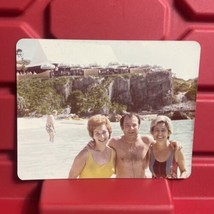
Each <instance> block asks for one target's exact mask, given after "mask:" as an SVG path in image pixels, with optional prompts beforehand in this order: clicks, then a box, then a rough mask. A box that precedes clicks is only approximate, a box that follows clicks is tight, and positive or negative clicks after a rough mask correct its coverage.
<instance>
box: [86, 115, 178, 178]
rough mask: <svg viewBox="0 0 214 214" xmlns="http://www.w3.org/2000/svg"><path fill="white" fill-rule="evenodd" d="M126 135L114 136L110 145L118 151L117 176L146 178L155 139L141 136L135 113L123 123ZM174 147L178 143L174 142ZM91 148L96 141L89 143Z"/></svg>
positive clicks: (175, 147)
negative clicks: (150, 148) (150, 149)
mask: <svg viewBox="0 0 214 214" xmlns="http://www.w3.org/2000/svg"><path fill="white" fill-rule="evenodd" d="M121 128H122V130H123V133H124V135H123V136H120V137H114V138H112V139H111V140H110V141H109V143H108V145H109V146H110V147H111V148H113V149H114V150H115V152H116V177H117V178H145V177H146V175H145V170H146V169H147V168H148V166H149V147H150V146H151V144H154V143H155V141H154V139H153V137H152V136H149V135H146V136H141V135H139V134H138V132H139V128H140V127H139V124H138V119H137V117H136V116H135V115H133V116H132V117H129V116H126V117H125V118H124V122H123V125H122V127H121ZM172 144H173V147H174V149H177V143H176V142H172ZM88 147H89V148H93V147H94V143H93V142H90V143H89V144H88Z"/></svg>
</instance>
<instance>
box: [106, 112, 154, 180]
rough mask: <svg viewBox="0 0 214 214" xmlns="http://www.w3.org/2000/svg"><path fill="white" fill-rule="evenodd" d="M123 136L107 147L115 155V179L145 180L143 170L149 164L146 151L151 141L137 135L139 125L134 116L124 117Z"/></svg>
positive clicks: (112, 141)
mask: <svg viewBox="0 0 214 214" xmlns="http://www.w3.org/2000/svg"><path fill="white" fill-rule="evenodd" d="M122 130H123V133H124V135H123V136H121V137H117V138H112V139H111V140H110V142H109V146H110V147H112V148H113V149H114V150H115V151H116V154H117V162H116V177H117V178H145V169H146V168H147V167H148V164H149V157H148V151H149V147H150V145H151V143H152V142H154V141H153V139H152V138H151V137H149V136H140V135H139V134H138V131H139V124H138V119H137V117H136V116H132V117H131V118H130V117H125V119H124V123H123V127H122Z"/></svg>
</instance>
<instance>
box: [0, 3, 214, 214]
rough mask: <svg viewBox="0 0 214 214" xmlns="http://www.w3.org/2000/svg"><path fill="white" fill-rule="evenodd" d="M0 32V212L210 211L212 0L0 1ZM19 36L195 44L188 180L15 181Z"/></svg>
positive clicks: (213, 173) (213, 166)
mask: <svg viewBox="0 0 214 214" xmlns="http://www.w3.org/2000/svg"><path fill="white" fill-rule="evenodd" d="M0 32H1V33H0V50H1V51H0V110H1V111H0V179H1V184H0V210H1V213H14V214H25V213H26V214H31V213H33V214H34V213H44V214H46V213H48V214H51V213H60V214H63V213H68V212H71V211H73V213H76V211H78V213H79V212H80V213H92V212H94V211H100V212H101V211H102V212H103V213H124V212H125V213H175V214H183V213H184V214H185V213H188V214H190V213H205V212H206V213H211V212H212V210H213V209H212V207H213V203H214V191H213V189H214V185H213V182H212V180H211V178H213V177H214V158H213V154H214V144H213V143H212V139H213V137H214V136H213V133H214V132H213V127H214V124H213V123H214V122H213V121H214V114H213V110H214V73H213V68H214V60H213V56H214V42H213V37H214V1H212V0H207V1H204V0H132V1H131V0H108V1H104V0H78V1H76V0H25V1H24V0H23V1H13V0H7V1H1V3H0ZM21 38H56V39H108V40H109V39H114V40H117V39H124V40H195V41H197V42H199V43H200V45H201V61H200V75H199V81H198V83H199V93H198V97H197V114H196V118H195V135H194V150H193V167H192V174H191V176H190V178H189V179H187V180H184V181H183V180H182V181H164V180H149V181H147V180H132V179H129V180H95V181H68V180H58V181H57V180H49V181H48V180H47V181H45V182H42V181H33V182H32V181H31V182H27V181H20V180H19V179H18V177H17V175H16V171H17V162H16V146H17V142H16V114H15V112H16V106H15V103H16V102H15V99H16V98H15V93H16V82H15V80H16V78H15V77H16V69H15V65H16V62H15V46H16V42H17V41H18V40H19V39H21ZM96 193H97V194H96ZM71 213H72V212H71Z"/></svg>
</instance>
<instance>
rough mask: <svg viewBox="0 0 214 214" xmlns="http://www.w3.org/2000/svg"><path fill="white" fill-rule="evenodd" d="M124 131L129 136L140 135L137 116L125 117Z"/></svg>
mask: <svg viewBox="0 0 214 214" xmlns="http://www.w3.org/2000/svg"><path fill="white" fill-rule="evenodd" d="M122 129H123V133H124V135H125V136H127V137H132V136H136V135H138V129H139V124H138V119H137V117H135V116H132V117H131V118H130V117H125V118H124V121H123V127H122Z"/></svg>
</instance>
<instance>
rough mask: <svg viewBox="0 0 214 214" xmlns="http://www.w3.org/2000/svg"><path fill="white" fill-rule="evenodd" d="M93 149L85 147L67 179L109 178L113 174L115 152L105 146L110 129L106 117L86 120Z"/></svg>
mask: <svg viewBox="0 0 214 214" xmlns="http://www.w3.org/2000/svg"><path fill="white" fill-rule="evenodd" d="M88 132H89V135H90V137H92V139H93V141H94V142H95V147H94V148H88V147H85V148H84V149H83V150H81V151H80V153H79V154H78V155H77V156H76V157H75V159H74V161H73V165H72V167H71V169H70V173H69V178H110V177H113V176H114V174H115V156H116V155H115V151H114V150H113V149H111V148H110V147H108V146H107V142H108V141H109V138H110V136H111V133H112V127H111V124H110V121H109V119H108V118H107V117H105V116H103V115H94V116H92V117H91V118H89V120H88Z"/></svg>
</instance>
